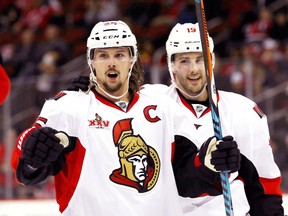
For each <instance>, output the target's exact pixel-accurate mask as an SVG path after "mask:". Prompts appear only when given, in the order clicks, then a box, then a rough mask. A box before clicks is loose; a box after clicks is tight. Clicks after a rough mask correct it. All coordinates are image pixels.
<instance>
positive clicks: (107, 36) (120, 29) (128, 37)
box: [87, 20, 138, 65]
mask: <svg viewBox="0 0 288 216" xmlns="http://www.w3.org/2000/svg"><path fill="white" fill-rule="evenodd" d="M112 47H132V50H131V51H132V57H133V62H135V61H136V60H137V55H138V49H137V41H136V37H135V35H134V34H133V33H132V32H131V29H130V28H129V26H128V25H127V24H126V23H124V22H123V21H121V20H118V21H105V22H98V23H97V24H96V25H95V26H94V27H93V29H92V31H91V33H90V36H89V37H88V39H87V48H88V50H87V60H88V64H89V65H90V64H91V61H92V60H93V54H94V51H93V50H94V49H96V48H112Z"/></svg>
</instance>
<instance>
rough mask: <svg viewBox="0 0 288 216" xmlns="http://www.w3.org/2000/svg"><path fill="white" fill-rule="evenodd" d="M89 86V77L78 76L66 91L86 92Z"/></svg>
mask: <svg viewBox="0 0 288 216" xmlns="http://www.w3.org/2000/svg"><path fill="white" fill-rule="evenodd" d="M89 84H90V80H89V76H83V75H80V76H79V77H76V78H74V79H73V80H72V82H71V83H70V85H69V86H68V88H67V90H68V91H79V89H80V90H82V91H84V92H86V91H87V90H88V86H89Z"/></svg>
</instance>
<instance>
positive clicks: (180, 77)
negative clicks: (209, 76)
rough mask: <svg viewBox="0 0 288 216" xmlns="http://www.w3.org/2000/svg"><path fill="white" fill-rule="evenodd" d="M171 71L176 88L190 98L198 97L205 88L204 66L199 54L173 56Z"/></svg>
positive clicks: (201, 55)
mask: <svg viewBox="0 0 288 216" xmlns="http://www.w3.org/2000/svg"><path fill="white" fill-rule="evenodd" d="M173 71H174V77H175V82H176V84H177V86H178V88H180V89H181V90H183V91H184V92H185V93H187V94H189V95H190V96H197V95H199V94H200V93H201V92H202V90H203V88H205V87H206V75H205V65H204V58H203V54H202V53H201V52H190V53H177V54H175V62H174V64H173ZM204 93H205V92H204Z"/></svg>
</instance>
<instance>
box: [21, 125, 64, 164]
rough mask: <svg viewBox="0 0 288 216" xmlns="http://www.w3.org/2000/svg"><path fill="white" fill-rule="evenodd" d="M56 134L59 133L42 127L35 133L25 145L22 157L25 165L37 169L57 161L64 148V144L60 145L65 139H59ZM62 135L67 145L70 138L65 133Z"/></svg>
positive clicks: (28, 138)
mask: <svg viewBox="0 0 288 216" xmlns="http://www.w3.org/2000/svg"><path fill="white" fill-rule="evenodd" d="M56 133H57V131H56V130H54V129H52V128H50V127H42V128H39V129H36V130H35V131H33V132H32V133H31V134H30V135H29V136H28V137H27V139H26V140H25V142H24V143H23V149H22V155H23V159H24V161H25V164H28V165H30V166H32V167H33V168H36V169H37V168H40V167H44V166H48V165H50V163H52V162H54V161H56V160H57V159H58V157H59V156H60V155H61V153H62V150H63V148H64V146H63V144H60V142H61V141H62V139H63V138H62V137H60V138H58V137H57V136H56V135H55V134H56ZM60 134H62V136H65V137H66V140H65V139H64V140H65V144H66V145H67V142H68V143H69V138H68V136H67V135H63V134H64V133H60ZM60 139H61V141H60Z"/></svg>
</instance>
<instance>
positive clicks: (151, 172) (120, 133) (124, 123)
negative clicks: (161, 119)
mask: <svg viewBox="0 0 288 216" xmlns="http://www.w3.org/2000/svg"><path fill="white" fill-rule="evenodd" d="M131 121H132V118H130V119H123V120H120V121H118V122H117V123H116V124H115V125H114V128H113V139H114V144H115V146H116V147H117V148H118V157H119V161H120V168H119V169H116V170H114V171H113V172H112V174H111V175H110V180H111V181H113V182H114V183H117V184H121V185H125V186H128V187H133V188H135V189H137V190H138V192H139V193H143V192H147V191H150V190H151V189H152V188H153V187H154V186H155V184H156V183H157V180H158V177H159V172H160V160H159V156H158V154H157V152H156V151H155V149H154V148H152V147H151V146H149V145H147V144H146V143H145V141H144V140H143V138H142V137H141V136H140V135H134V134H133V129H132V126H131Z"/></svg>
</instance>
